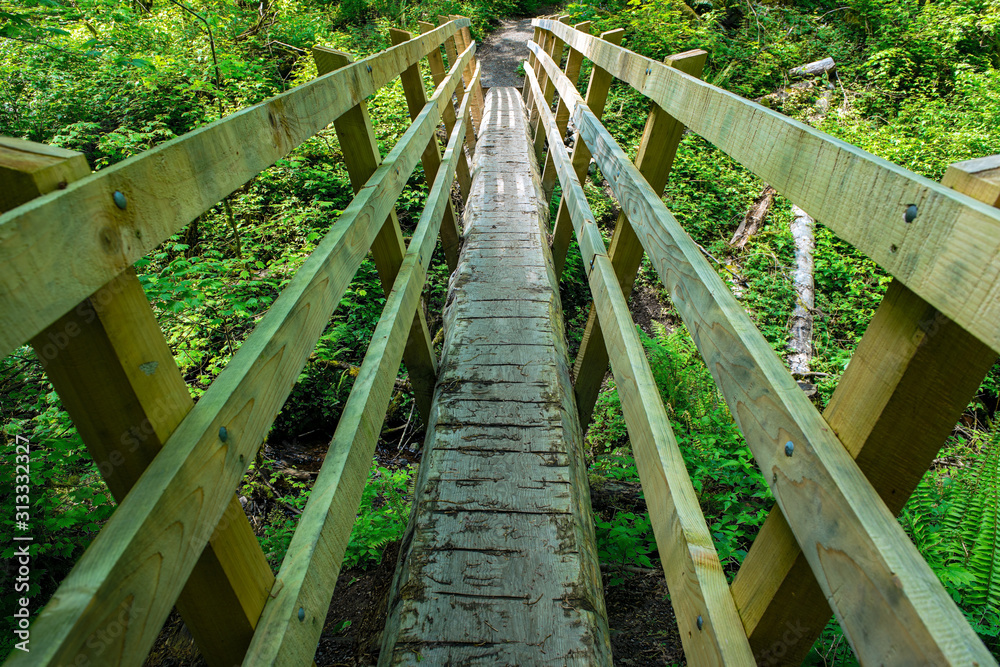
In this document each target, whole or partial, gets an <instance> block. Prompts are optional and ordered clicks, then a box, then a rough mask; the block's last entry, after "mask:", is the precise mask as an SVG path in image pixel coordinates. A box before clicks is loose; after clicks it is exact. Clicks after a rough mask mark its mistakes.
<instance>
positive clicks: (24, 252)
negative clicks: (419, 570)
mask: <svg viewBox="0 0 1000 667" xmlns="http://www.w3.org/2000/svg"><path fill="white" fill-rule="evenodd" d="M468 26H469V21H468V19H465V18H460V17H443V18H442V21H441V26H440V27H437V28H435V27H434V26H432V25H429V24H422V25H421V30H422V33H423V34H422V35H420V36H419V37H414V38H412V39H411V37H410V35H409V34H408V33H405V32H403V31H393V32H392V41H393V43H394V44H395V46H393V47H392V48H390V49H388V50H386V51H383V52H381V53H379V54H376V55H374V56H371V57H370V58H366V59H364V60H361V61H358V62H353V63H352V62H351V59H350V57H349V56H347V55H346V54H343V53H340V52H337V51H333V50H329V49H323V48H319V47H318V48H316V49H315V51H314V55H315V58H316V61H317V66H318V69H319V73H320V75H321V76H319V77H318V78H317V79H315V80H313V81H311V82H309V83H307V84H304V85H302V86H299V87H297V88H295V89H293V90H291V91H289V92H287V93H284V94H282V95H279V96H277V97H274V98H272V99H270V100H268V101H266V102H263V103H261V104H258V105H256V106H253V107H250V108H248V109H244V110H243V111H240V112H238V113H236V114H233V115H231V116H227V117H225V118H222V119H221V120H219V121H217V122H215V123H212V124H211V125H208V126H206V127H204V128H201V129H199V130H196V131H194V132H191V133H189V134H186V135H184V136H182V137H180V138H178V139H175V140H173V141H170V142H168V143H166V144H163V145H162V146H159V147H157V148H154V149H152V150H150V151H147V152H145V153H142V154H141V155H138V156H136V157H134V158H132V159H129V160H126V161H124V162H122V163H120V164H118V165H115V166H113V167H110V168H108V169H105V170H102V171H100V172H98V173H95V174H92V175H90V170H89V168H88V167H87V164H86V160H85V159H83V157H82V156H81V155H79V154H74V153H70V152H68V151H63V150H61V149H51V148H49V147H44V146H39V145H37V144H29V143H27V142H20V141H16V140H4V141H3V142H0V161H3V160H5V159H8V158H9V162H10V164H6V165H2V166H4V167H5V168H4V169H0V178H4V179H6V180H7V182H6V183H4V186H5V188H6V189H7V191H6V192H5V197H4V200H3V204H4V206H16V205H17V204H19V203H21V201H23V200H28V199H30V201H27V203H23V204H22V205H20V206H19V207H17V208H14V209H13V210H10V211H9V212H7V213H6V214H4V215H3V216H2V217H0V260H2V263H3V270H2V271H0V347H2V352H3V353H8V352H10V351H11V350H12V349H14V348H15V347H16V346H18V345H21V344H22V343H24V342H25V341H28V340H30V341H31V342H32V345H33V346H34V348H35V351H36V354H37V356H38V357H39V358H40V359H41V360H42V362H43V364H44V366H45V369H46V372H47V374H48V376H49V378H50V380H51V381H52V383H53V385H54V386H55V387H56V389H57V391H58V392H59V395H60V397H61V398H62V401H63V404H64V406H65V407H66V409H67V411H68V412H69V413H70V416H71V417H72V418H73V420H74V423H75V425H76V426H77V429H78V430H79V432H80V435H81V436H82V438H83V440H84V442H85V443H86V445H87V447H88V449H89V451H90V453H91V455H92V456H93V458H94V460H95V462H96V463H97V465H98V467H99V469H100V470H101V473H102V474H103V476H104V477H105V479H106V481H107V483H108V486H109V487H110V489H111V491H112V493H113V494H114V496H115V498H116V499H117V500H118V501H119V505H118V507H117V509H116V511H115V512H114V514H113V516H112V517H111V519H110V520H109V521H108V523H107V524H106V525H105V527H104V529H103V530H102V531H101V532H100V533H99V534H98V536H97V537H96V538H95V540H94V541H93V543H92V544H91V545H90V547H89V548H88V549H87V551H86V552H85V553H84V555H83V556H82V557H81V559H80V561H79V562H78V563H77V564H76V566H75V567H74V569H73V570H72V572H71V573H70V574H69V576H68V577H67V578H66V579H65V581H63V583H62V585H61V586H60V587H59V589H58V591H57V592H56V594H55V595H54V597H53V598H52V600H51V601H50V602H49V604H48V605H47V606H46V607H45V608H44V609H43V610H42V612H41V614H40V615H39V617H38V618H37V620H36V621H35V622H34V623H33V624H32V625H31V628H30V633H31V642H30V648H31V651H30V653H24V652H21V651H14V652H13V654H12V656H11V657H10V659H9V660H8V664H11V665H21V664H47V665H83V664H90V665H97V664H101V665H103V664H129V665H138V664H141V663H142V662H143V660H144V659H145V656H146V654H147V653H148V651H149V649H150V647H151V646H152V645H153V642H154V641H155V640H156V637H157V635H158V634H159V632H160V629H161V627H162V626H163V623H164V620H165V619H166V618H167V615H168V614H169V613H170V610H171V608H172V607H173V606H174V604H175V603H176V605H177V607H178V609H179V611H180V613H181V615H182V617H183V618H184V620H185V622H186V624H187V626H188V627H189V629H190V630H191V632H192V634H193V635H194V637H195V639H196V641H197V643H198V645H199V648H200V649H201V651H202V654H203V655H204V657H205V658H206V659H207V660H208V662H209V664H212V665H225V666H226V667H229V666H230V665H233V664H240V663H242V664H245V665H253V666H254V667H256V666H258V665H265V664H276V663H281V664H310V663H311V661H312V659H313V655H314V653H315V650H316V645H317V642H318V641H319V636H320V633H321V631H322V628H323V624H324V620H325V618H326V613H327V609H328V607H329V606H330V600H331V596H332V592H333V587H334V583H335V582H336V580H337V575H338V573H339V569H340V563H341V559H342V557H343V554H344V550H345V547H346V544H347V539H348V536H349V534H350V531H351V528H352V525H353V521H354V516H355V512H356V509H357V506H358V503H359V501H360V496H361V492H362V489H363V486H364V483H365V480H366V477H367V472H368V470H369V466H370V462H371V459H372V455H373V451H374V447H375V442H376V439H377V437H378V434H379V432H380V425H381V422H382V419H383V417H384V414H385V411H386V408H387V404H388V400H389V395H390V390H391V387H392V383H393V379H394V378H395V376H396V374H397V372H398V369H399V366H400V361H401V360H403V359H405V361H406V365H407V369H408V370H409V374H410V378H411V382H412V385H413V388H414V392H415V395H416V401H417V404H418V406H419V408H420V410H421V412H423V413H424V415H425V416H426V414H427V412H428V410H429V407H430V397H431V392H432V390H433V385H434V381H435V377H436V369H435V363H436V362H435V356H434V352H433V348H432V346H431V340H430V336H429V335H428V330H427V325H426V322H425V321H424V318H423V309H422V308H418V307H417V306H418V304H419V302H420V295H421V289H422V286H423V285H424V282H425V278H426V274H427V267H428V263H429V259H430V256H431V253H432V252H433V250H434V246H435V244H436V239H437V237H438V232H439V230H440V236H441V239H442V245H443V247H444V252H445V255H446V257H447V260H448V261H449V263H450V264H451V265H452V266H454V263H455V261H456V259H457V250H458V241H459V230H458V227H457V223H456V218H455V213H454V211H453V210H452V203H451V190H452V183H453V182H454V181H455V178H456V175H457V176H458V182H459V185H460V187H461V189H462V192H463V194H464V195H468V192H469V183H470V176H469V165H468V163H467V162H466V155H465V151H464V148H463V145H464V143H465V140H466V138H468V139H470V142H469V143H470V144H473V145H474V141H473V140H474V131H473V129H472V128H471V127H470V120H469V116H470V115H471V116H472V117H473V118H474V119H476V125H478V119H479V118H480V117H481V114H482V90H481V88H480V85H479V67H478V65H477V64H476V60H475V51H476V45H475V43H473V42H472V39H471V37H470V35H469V29H468ZM456 41H457V42H458V44H457V45H456ZM442 45H444V47H445V51H446V53H447V55H448V61H449V64H450V70H448V71H447V72H446V71H445V69H444V61H443V58H442V54H441V52H440V48H441V46H442ZM425 57H426V58H427V60H428V65H429V68H430V71H431V74H432V76H433V79H434V82H435V84H436V86H437V87H436V90H435V91H434V94H433V95H432V96H431V98H430V100H428V99H426V94H425V90H424V85H423V79H422V77H421V74H420V71H419V69H418V63H419V62H420V61H421V60H422V59H423V58H425ZM397 76H401V78H402V83H403V89H404V91H405V93H406V99H407V103H408V105H409V109H410V113H411V116H412V118H413V123H412V124H411V125H410V126H409V128H408V129H407V130H406V133H405V134H404V135H403V136H402V138H401V139H400V140H399V142H398V143H397V144H396V146H395V147H394V148H393V149H392V151H391V152H390V153H389V154H388V155H387V156H386V158H385V159H384V160H383V159H381V157H380V155H379V153H378V148H377V145H376V143H375V138H374V135H373V131H372V126H371V122H370V120H369V117H368V112H367V108H366V106H365V103H364V99H365V98H366V97H367V96H369V95H371V94H373V93H374V92H375V91H376V90H377V89H378V88H380V87H381V86H384V85H386V84H387V83H389V82H391V81H392V80H393V79H395V78H396V77H397ZM463 80H464V86H459V84H460V83H462V82H463ZM456 92H457V93H458V97H459V101H460V108H459V110H458V112H457V113H456V112H455V109H454V106H453V102H452V99H453V94H454V93H456ZM442 118H443V121H444V124H445V127H446V130H447V133H448V142H447V147H446V149H445V151H444V154H443V155H442V154H441V152H440V147H439V145H438V142H437V138H436V136H435V132H436V130H437V128H438V125H439V123H440V122H441V121H442ZM331 121H332V122H333V123H334V125H335V129H336V132H337V136H338V138H339V140H340V144H341V147H342V149H343V153H344V157H345V161H346V162H347V169H348V172H349V174H350V178H351V182H352V184H353V186H354V189H355V191H356V193H357V194H356V196H355V197H354V200H353V201H352V202H351V204H350V206H348V208H347V209H346V210H345V211H344V212H343V213H342V214H341V215H340V217H339V218H338V219H337V221H336V224H334V225H333V226H332V227H331V229H330V231H329V232H328V233H327V234H326V236H325V237H324V238H323V239H322V240H321V242H320V243H319V245H318V247H317V248H316V250H315V251H314V252H313V253H312V254H311V255H310V257H309V258H308V259H307V260H306V261H305V263H304V264H303V265H302V267H301V268H300V269H299V270H298V272H297V273H296V274H295V276H294V278H293V279H292V280H291V282H290V283H289V284H288V286H287V287H286V288H285V289H284V290H283V291H282V293H281V295H280V296H279V297H278V299H277V300H276V301H275V302H274V304H273V305H272V306H271V308H270V310H269V311H268V312H267V313H266V315H265V316H264V317H263V319H261V321H260V322H259V324H258V325H257V327H256V328H255V329H254V331H253V332H252V333H251V334H250V336H249V337H248V338H247V339H246V340H245V341H244V343H243V344H242V346H241V347H240V348H239V350H238V351H237V352H236V354H235V355H234V356H233V358H232V360H231V361H230V363H229V364H228V365H227V366H226V368H225V370H224V371H223V372H222V373H221V374H220V375H219V377H218V378H217V379H216V380H215V381H214V382H213V383H212V384H211V386H209V388H208V389H207V390H206V391H205V393H204V395H203V396H202V397H201V399H200V400H199V401H198V403H197V405H194V404H193V402H192V400H191V396H190V394H189V392H188V390H187V388H186V386H185V385H184V382H183V379H182V378H181V375H180V372H179V370H178V368H177V366H176V364H175V362H174V360H173V357H172V355H171V353H170V350H169V348H168V347H167V344H166V341H165V340H164V338H163V334H162V332H161V331H160V329H159V326H158V325H157V322H156V319H155V317H154V316H153V313H152V310H151V309H150V306H149V302H148V301H147V300H146V297H145V295H144V294H143V291H142V288H141V286H140V285H139V282H138V280H137V278H136V276H135V273H134V271H133V270H132V268H131V266H132V264H133V263H134V262H135V261H136V260H137V259H139V258H141V257H142V256H144V255H145V254H147V253H148V252H150V251H151V250H153V249H154V248H156V247H157V246H158V245H159V244H160V243H162V242H163V241H164V240H166V239H167V238H168V237H169V236H170V235H172V234H174V233H176V232H178V231H179V230H181V229H182V228H183V227H184V226H185V225H186V224H187V223H189V222H190V221H191V220H192V219H194V218H195V217H196V216H198V215H200V214H201V213H203V212H205V211H206V210H208V209H209V208H211V207H212V206H214V205H215V204H216V203H217V202H219V201H220V200H221V199H222V198H223V197H226V196H227V195H229V194H230V193H231V192H233V191H234V190H235V189H236V188H238V187H239V186H241V185H243V184H244V183H245V182H246V181H248V180H249V179H250V178H252V177H253V176H254V175H256V174H257V173H259V172H260V171H262V170H263V169H266V168H267V167H269V166H270V165H272V164H273V163H274V162H275V160H277V159H278V158H280V157H281V156H283V155H285V154H287V153H288V152H289V151H291V150H292V149H293V148H294V147H295V146H297V145H298V144H299V143H301V142H302V141H304V140H305V139H307V138H308V137H310V136H311V135H313V134H315V133H316V132H317V131H319V130H322V129H323V128H325V127H326V126H327V125H328V124H329V123H330V122H331ZM418 160H421V161H422V163H423V167H424V172H425V174H426V176H427V179H428V185H429V186H430V192H429V195H428V198H427V202H426V206H425V208H424V211H423V214H422V215H421V217H420V220H419V223H418V225H417V228H416V231H415V232H414V234H413V237H412V238H411V240H410V242H409V244H408V246H406V247H404V244H403V239H402V235H401V232H400V228H399V224H398V222H397V220H396V215H395V211H394V208H393V206H394V202H395V201H396V199H397V198H398V197H399V195H400V192H401V191H402V189H403V187H404V185H405V184H406V182H407V179H408V178H409V176H410V174H411V172H412V171H413V169H414V167H415V166H416V164H417V162H418ZM11 165H13V166H11ZM46 193H49V194H46ZM39 195H41V196H39ZM18 197H20V200H21V201H12V198H13V199H17V198H18ZM32 197H35V198H32ZM369 250H371V252H372V254H373V255H374V259H375V262H376V264H377V267H378V271H379V275H380V277H381V280H382V283H383V286H384V288H385V291H386V294H387V298H386V303H385V308H384V311H383V314H382V317H381V319H380V320H379V323H378V325H377V328H376V330H375V334H374V337H373V339H372V342H371V345H370V347H369V348H368V351H367V354H366V356H365V359H364V363H363V364H362V366H361V370H360V373H359V375H358V378H357V380H356V382H355V385H354V388H353V390H352V392H351V394H350V398H349V399H348V402H347V405H346V406H345V409H344V412H343V416H342V417H341V419H340V422H339V425H338V427H337V431H336V434H335V436H334V439H333V441H332V443H331V446H330V450H329V454H328V455H327V457H326V459H325V462H324V464H323V467H322V470H321V471H320V473H319V476H318V478H317V479H316V482H315V485H314V486H313V488H312V493H311V496H310V499H309V502H308V504H307V505H306V507H305V510H304V511H303V513H302V516H301V518H300V522H299V525H298V529H297V530H296V531H295V534H294V536H293V538H292V542H291V545H290V546H289V549H288V552H287V555H286V556H285V559H284V561H283V562H282V564H281V568H280V571H279V572H278V575H277V577H274V576H273V575H272V573H271V569H270V567H269V566H268V563H267V562H266V560H265V558H264V555H263V553H262V552H261V549H260V546H259V545H258V543H257V540H256V538H255V537H254V534H253V532H252V530H251V529H250V526H249V524H248V523H247V519H246V516H245V515H244V513H243V510H242V507H241V506H240V502H239V499H238V498H237V497H236V496H235V495H234V493H233V492H234V490H235V489H236V488H237V486H238V483H239V481H240V479H241V478H242V476H243V475H244V474H245V472H246V470H247V468H248V466H249V465H250V462H251V461H253V460H254V457H255V456H256V454H257V451H258V449H259V447H260V446H261V444H262V442H263V440H264V438H265V436H266V434H267V432H268V429H269V428H270V426H271V423H272V422H273V420H274V418H275V416H276V415H277V413H278V411H279V410H280V409H281V406H282V404H283V403H284V401H285V398H286V397H287V396H288V394H289V392H290V390H291V388H292V386H293V385H294V383H295V381H296V379H297V377H298V375H299V373H300V371H301V369H302V367H303V366H304V364H305V362H306V359H307V358H308V357H309V355H310V354H311V353H312V351H313V349H314V347H315V344H316V341H317V340H318V338H319V337H320V335H321V333H322V332H323V329H324V328H325V327H326V325H327V323H328V321H329V318H330V315H331V313H332V312H333V310H334V309H335V308H336V306H337V304H338V303H339V302H340V299H341V297H342V296H343V294H344V291H345V290H346V289H347V287H348V284H349V282H350V281H351V278H352V277H353V275H354V273H355V271H356V270H357V269H358V267H359V265H360V264H361V262H362V260H363V259H364V258H365V256H366V255H367V254H368V252H369Z"/></svg>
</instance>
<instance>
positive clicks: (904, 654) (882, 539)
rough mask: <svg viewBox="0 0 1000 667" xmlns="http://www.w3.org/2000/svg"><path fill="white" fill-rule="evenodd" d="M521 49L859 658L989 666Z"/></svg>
mask: <svg viewBox="0 0 1000 667" xmlns="http://www.w3.org/2000/svg"><path fill="white" fill-rule="evenodd" d="M584 37H588V36H587V35H584ZM529 47H530V48H532V50H534V51H535V55H536V57H537V58H538V59H539V62H540V63H541V64H542V65H543V67H544V68H545V69H547V70H548V72H549V75H550V76H551V77H553V78H554V80H555V82H556V85H557V87H558V89H559V94H560V95H563V96H565V97H566V99H567V102H569V101H570V100H572V101H573V103H572V105H571V106H572V108H573V120H574V122H575V124H576V126H577V127H578V128H580V135H581V137H582V139H583V140H584V141H586V142H587V144H588V145H589V146H590V150H591V151H592V152H593V153H594V155H595V157H596V158H597V161H598V164H599V165H600V166H601V171H602V172H603V173H604V174H605V175H606V176H607V177H608V179H609V182H610V184H611V187H612V189H613V190H614V192H615V195H616V196H617V198H618V201H619V202H620V203H621V205H622V208H623V209H624V210H625V211H626V213H627V214H628V217H629V220H630V221H631V222H632V224H633V226H634V227H635V231H636V234H637V235H638V237H639V238H640V240H641V241H642V243H643V247H644V248H645V250H646V252H647V253H648V254H649V256H650V259H651V260H652V263H653V265H654V266H655V267H656V269H657V273H658V274H659V277H660V280H661V281H662V282H663V284H664V286H666V287H667V289H668V290H669V291H670V294H671V298H672V300H673V303H674V305H675V306H676V307H677V310H678V311H679V312H680V314H681V317H682V318H683V319H684V322H685V323H686V324H687V326H688V328H689V330H690V331H691V335H692V337H693V339H694V341H695V343H696V344H697V346H698V349H699V351H700V352H701V355H702V357H703V358H704V359H705V362H706V364H707V366H708V368H709V370H710V371H711V373H712V376H713V377H714V378H715V381H716V384H717V385H718V386H719V389H720V391H721V392H722V395H723V396H724V397H725V399H726V403H727V404H728V405H729V408H730V411H731V412H732V413H733V417H734V418H735V420H736V423H737V424H738V425H739V427H740V430H741V431H742V432H743V435H744V437H745V438H746V441H747V444H748V445H749V447H750V449H751V451H752V452H753V455H754V459H755V460H756V462H757V465H758V466H759V467H760V469H761V472H762V473H763V474H764V478H765V480H766V481H767V482H768V485H769V486H770V488H771V491H772V492H773V493H774V496H775V499H776V500H777V502H778V505H779V506H780V507H781V510H782V513H783V514H784V515H785V517H786V519H787V520H788V524H789V526H790V527H791V528H792V531H793V533H794V534H795V537H796V540H797V541H798V543H799V544H800V545H805V547H804V549H803V553H804V554H805V556H806V559H807V560H808V562H809V565H810V567H811V568H812V570H813V573H814V574H815V575H816V577H817V579H818V580H819V583H820V586H821V587H822V589H823V592H824V595H826V597H827V599H828V600H829V601H830V604H831V606H832V607H833V608H834V611H835V613H836V615H837V619H838V620H839V621H840V624H841V627H842V628H843V629H844V632H845V634H846V635H847V636H848V638H849V639H850V641H851V645H852V647H853V648H854V650H855V652H856V653H857V654H858V657H859V659H860V660H861V661H862V662H866V661H870V662H872V663H873V664H875V663H880V662H901V663H907V664H922V663H923V662H924V661H928V660H929V661H931V662H935V663H954V664H968V663H972V662H978V663H979V664H995V662H996V661H995V660H994V659H993V658H992V657H991V656H990V654H989V652H988V651H987V650H986V647H985V646H983V643H982V641H980V640H979V638H978V637H977V636H976V634H975V632H974V631H973V630H972V628H971V627H970V626H969V624H968V623H967V622H966V621H965V618H964V616H962V613H961V612H960V611H959V609H958V608H957V607H956V606H955V603H954V602H953V601H952V600H951V598H950V596H949V595H948V594H947V592H945V590H944V588H943V587H942V586H941V583H940V581H938V579H937V577H936V576H935V575H934V573H933V572H932V571H931V569H930V568H929V567H928V565H927V563H926V562H925V561H924V560H923V558H922V557H921V556H920V554H919V553H918V552H917V550H916V549H915V548H914V546H913V543H912V542H911V541H910V539H909V538H908V537H907V536H906V534H905V533H904V532H903V530H902V528H900V526H899V524H898V523H897V521H896V519H895V516H894V515H893V514H892V513H891V512H890V511H889V510H888V508H887V507H886V506H885V503H884V502H883V501H882V500H881V499H880V498H879V496H878V493H877V492H876V491H875V489H874V488H873V487H872V485H871V483H870V482H869V481H868V480H867V479H866V478H865V476H864V474H863V473H862V472H861V470H860V469H859V468H858V465H857V463H855V461H854V459H853V458H851V455H850V454H849V453H848V451H847V450H846V449H845V448H844V446H843V444H842V443H841V442H840V440H839V439H838V438H837V436H836V435H835V434H834V433H833V431H832V429H831V428H830V427H829V425H828V424H827V423H826V422H825V421H824V420H823V418H822V416H821V415H820V414H819V413H818V412H817V411H816V408H815V407H814V406H813V405H812V403H810V402H809V399H808V398H806V396H805V394H803V392H802V390H801V389H799V387H798V385H797V384H796V383H795V381H794V380H793V379H792V377H791V375H790V374H789V373H788V371H787V370H786V369H785V368H784V366H783V364H782V363H781V361H780V360H779V359H778V357H777V356H776V355H775V354H774V351H773V350H772V349H771V347H770V345H768V343H767V341H766V340H764V337H763V335H761V333H760V331H758V330H757V328H756V327H755V326H754V325H753V323H752V322H751V321H750V317H749V316H748V315H747V313H746V311H744V310H743V308H742V306H740V304H739V303H738V302H737V301H736V298H735V297H734V296H733V294H732V292H730V290H729V288H728V286H727V285H726V284H725V283H723V282H722V279H721V278H720V277H719V275H718V273H716V271H715V269H714V268H713V267H712V266H711V265H709V264H708V262H707V261H706V260H705V258H704V256H703V255H702V254H701V250H700V248H698V246H697V245H696V244H695V243H694V242H693V241H692V240H691V238H690V237H689V236H688V235H687V234H686V233H685V232H684V230H683V229H682V228H681V226H680V224H679V223H678V222H677V220H676V219H675V218H674V217H673V216H672V215H671V214H670V212H669V211H668V210H667V208H666V206H664V204H663V202H662V201H661V199H660V197H659V195H657V194H656V193H655V192H653V190H652V188H650V187H649V184H648V183H646V181H645V179H643V178H642V176H641V175H640V174H639V173H638V170H637V169H636V168H635V166H634V165H633V164H632V163H631V162H630V161H629V159H628V156H626V155H625V153H624V151H622V149H621V148H620V147H619V146H618V144H617V143H616V142H615V140H614V139H613V138H612V137H611V135H610V134H609V133H608V131H607V130H606V129H605V128H604V127H603V126H602V125H601V123H600V121H598V120H597V119H596V118H595V117H594V115H593V114H592V113H591V112H590V110H589V109H587V107H586V105H585V104H583V100H582V99H581V98H580V95H579V93H577V92H576V89H575V88H574V87H573V85H572V83H571V82H570V81H569V80H568V79H566V78H565V76H562V75H561V73H560V72H559V69H558V67H557V66H556V65H555V63H553V62H552V59H551V58H549V57H548V56H547V55H546V54H545V53H544V52H542V51H541V50H540V49H539V48H538V46H537V45H534V44H529ZM677 76H686V75H682V74H677ZM699 85H700V84H699Z"/></svg>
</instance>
